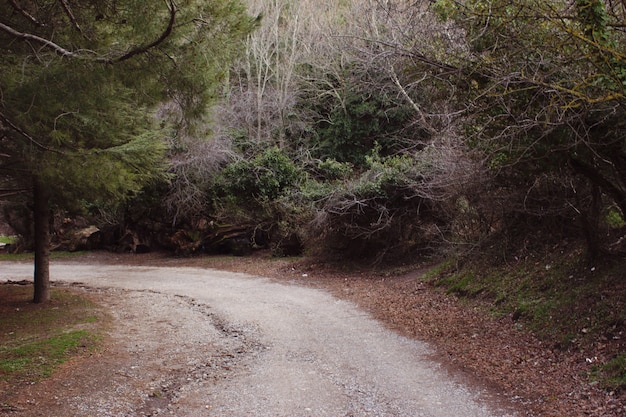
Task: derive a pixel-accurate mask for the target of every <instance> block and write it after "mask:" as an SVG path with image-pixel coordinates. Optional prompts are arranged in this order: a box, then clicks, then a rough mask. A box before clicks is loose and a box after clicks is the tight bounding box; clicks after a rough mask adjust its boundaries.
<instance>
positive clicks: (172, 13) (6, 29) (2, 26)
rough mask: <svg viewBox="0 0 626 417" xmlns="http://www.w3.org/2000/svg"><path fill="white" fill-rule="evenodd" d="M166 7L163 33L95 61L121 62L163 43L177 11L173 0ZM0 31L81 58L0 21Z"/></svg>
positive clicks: (174, 20) (168, 34) (59, 52)
mask: <svg viewBox="0 0 626 417" xmlns="http://www.w3.org/2000/svg"><path fill="white" fill-rule="evenodd" d="M62 3H63V4H64V5H65V4H66V2H65V1H62ZM168 9H169V11H170V20H169V23H168V25H167V27H166V28H165V30H164V31H163V33H162V34H161V36H159V37H158V38H157V39H156V40H154V41H153V42H150V43H149V44H147V45H144V46H140V47H137V48H135V49H132V50H130V51H129V52H127V53H125V54H124V55H122V56H120V57H117V58H114V59H110V58H98V59H96V61H100V62H103V63H107V64H110V63H117V62H123V61H126V60H128V59H131V58H133V57H134V56H136V55H139V54H143V53H146V52H148V51H149V50H150V49H152V48H155V47H156V46H158V45H160V44H161V43H163V42H164V41H165V40H166V39H167V38H168V37H169V36H170V35H171V33H172V30H173V29H174V24H175V23H176V13H177V11H178V10H177V9H176V5H175V4H174V1H173V0H170V2H169V5H168ZM66 13H68V16H70V19H73V15H72V13H71V11H70V10H69V9H66ZM72 21H73V23H75V25H76V27H77V28H78V29H79V30H80V27H78V24H77V23H76V21H75V19H73V20H72ZM0 31H3V32H6V33H8V34H9V35H11V36H13V37H15V38H18V39H22V40H25V41H32V42H36V43H39V44H41V45H44V46H47V47H49V48H51V49H52V50H54V51H55V52H56V53H58V54H59V55H62V56H64V57H67V58H83V56H82V55H80V54H77V53H75V52H72V51H69V50H67V49H65V48H63V47H62V46H60V45H58V44H56V43H54V42H52V41H51V40H48V39H45V38H42V37H41V36H37V35H33V34H30V33H23V32H19V31H17V30H15V29H13V28H12V27H10V26H7V25H5V24H4V23H1V22H0Z"/></svg>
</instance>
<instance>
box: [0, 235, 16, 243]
mask: <svg viewBox="0 0 626 417" xmlns="http://www.w3.org/2000/svg"><path fill="white" fill-rule="evenodd" d="M16 240H17V238H16V237H15V236H0V243H5V244H7V245H10V244H11V243H15V241H16Z"/></svg>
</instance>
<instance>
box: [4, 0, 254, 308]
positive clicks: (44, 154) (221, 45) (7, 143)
mask: <svg viewBox="0 0 626 417" xmlns="http://www.w3.org/2000/svg"><path fill="white" fill-rule="evenodd" d="M0 7H1V10H2V11H3V12H2V15H0V74H1V75H0V181H2V182H4V183H5V186H4V187H2V188H5V189H7V190H8V189H10V190H15V191H18V190H19V191H24V192H27V193H29V194H30V195H31V196H32V199H33V205H32V207H33V216H34V226H35V295H34V301H35V302H45V301H47V300H48V299H49V297H50V294H49V265H48V264H49V213H50V209H51V207H53V206H57V207H62V208H73V207H76V206H78V205H80V204H81V203H82V202H90V203H92V204H93V203H95V204H103V205H114V204H116V203H119V202H120V201H123V200H124V199H126V198H127V197H129V196H132V195H134V194H136V193H138V192H140V190H141V188H142V186H143V185H145V184H146V183H147V182H149V181H151V180H155V179H157V178H159V177H162V176H163V172H164V171H163V168H164V158H163V157H164V151H165V145H164V143H165V141H164V140H163V139H165V138H166V137H167V136H168V135H172V134H174V133H175V128H176V126H172V125H171V124H166V123H165V122H164V121H163V120H164V119H163V118H159V117H158V114H157V110H158V109H159V106H161V105H163V104H164V103H173V104H175V106H176V107H177V108H178V110H179V111H178V112H177V114H179V115H180V120H178V121H177V125H179V126H180V125H182V124H185V125H187V126H189V122H190V121H192V120H194V119H198V118H202V117H203V116H204V115H205V114H206V110H207V105H208V104H209V103H210V102H211V100H212V99H213V98H215V97H216V96H217V95H218V94H219V93H220V81H222V80H223V79H224V78H225V76H226V74H227V71H228V67H227V65H228V61H229V59H230V58H231V57H232V55H233V54H234V53H235V52H236V50H237V47H238V45H239V43H240V40H241V39H242V38H243V37H245V35H247V34H248V33H249V32H250V31H251V30H252V28H253V27H254V20H253V19H251V18H250V17H249V16H248V15H247V14H246V11H245V8H244V7H243V5H242V4H241V3H240V2H239V1H236V0H227V1H220V0H208V1H199V0H181V1H177V2H174V1H165V2H164V1H161V0H141V1H139V0H121V1H120V0H116V1H108V0H105V1H102V0H88V1H78V0H58V1H56V0H55V1H52V0H37V1H28V2H25V1H17V0H5V1H0ZM170 107H171V106H170Z"/></svg>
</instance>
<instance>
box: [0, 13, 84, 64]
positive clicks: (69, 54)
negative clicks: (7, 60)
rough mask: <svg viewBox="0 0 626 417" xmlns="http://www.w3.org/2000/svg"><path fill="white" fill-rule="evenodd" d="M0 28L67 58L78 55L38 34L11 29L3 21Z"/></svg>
mask: <svg viewBox="0 0 626 417" xmlns="http://www.w3.org/2000/svg"><path fill="white" fill-rule="evenodd" d="M0 30H1V31H3V32H6V33H8V34H9V35H11V36H13V37H16V38H18V39H23V40H25V41H33V42H37V43H39V44H42V45H45V46H47V47H49V48H52V49H53V50H54V51H56V52H57V53H58V54H60V55H63V56H65V57H68V58H78V57H79V55H77V54H75V53H74V52H71V51H68V50H67V49H65V48H63V47H62V46H59V45H57V44H56V43H54V42H52V41H50V40H48V39H45V38H42V37H40V36H37V35H32V34H30V33H23V32H18V31H17V30H15V29H13V28H12V27H10V26H7V25H5V24H4V23H1V22H0Z"/></svg>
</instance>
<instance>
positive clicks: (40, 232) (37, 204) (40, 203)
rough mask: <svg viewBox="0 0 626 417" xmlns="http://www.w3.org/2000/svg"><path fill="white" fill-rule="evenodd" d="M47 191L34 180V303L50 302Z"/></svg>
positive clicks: (37, 180) (48, 208)
mask: <svg viewBox="0 0 626 417" xmlns="http://www.w3.org/2000/svg"><path fill="white" fill-rule="evenodd" d="M49 198H50V197H49V195H48V192H47V190H46V189H45V188H44V186H42V184H41V183H40V182H39V179H37V178H35V180H34V184H33V203H34V208H33V219H34V224H35V277H34V281H35V285H34V286H35V295H34V297H33V302H34V303H45V302H48V301H50V207H49Z"/></svg>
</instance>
